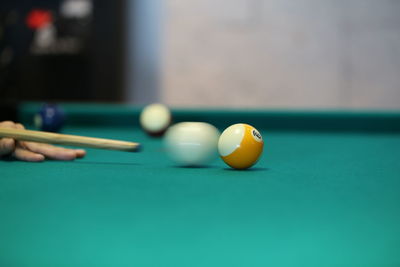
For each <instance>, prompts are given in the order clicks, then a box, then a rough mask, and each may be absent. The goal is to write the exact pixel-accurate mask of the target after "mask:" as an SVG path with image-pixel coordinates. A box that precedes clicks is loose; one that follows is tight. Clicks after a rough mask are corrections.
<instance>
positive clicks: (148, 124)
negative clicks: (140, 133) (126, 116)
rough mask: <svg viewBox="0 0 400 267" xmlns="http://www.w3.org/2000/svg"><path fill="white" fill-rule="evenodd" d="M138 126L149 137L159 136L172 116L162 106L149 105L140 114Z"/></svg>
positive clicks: (165, 107)
mask: <svg viewBox="0 0 400 267" xmlns="http://www.w3.org/2000/svg"><path fill="white" fill-rule="evenodd" d="M139 120H140V125H141V126H142V128H143V130H145V131H146V133H148V134H149V135H152V136H160V135H162V134H163V133H164V132H165V131H166V130H167V128H168V126H169V125H170V123H171V120H172V115H171V111H170V110H169V108H168V107H167V106H165V105H163V104H151V105H148V106H146V107H145V108H144V109H143V110H142V112H141V113H140V118H139Z"/></svg>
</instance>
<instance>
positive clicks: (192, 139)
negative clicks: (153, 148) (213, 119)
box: [164, 122, 220, 166]
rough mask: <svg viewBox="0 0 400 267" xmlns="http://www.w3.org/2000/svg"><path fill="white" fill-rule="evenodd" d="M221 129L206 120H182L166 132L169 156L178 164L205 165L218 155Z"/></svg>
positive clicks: (165, 138) (166, 145) (165, 142)
mask: <svg viewBox="0 0 400 267" xmlns="http://www.w3.org/2000/svg"><path fill="white" fill-rule="evenodd" d="M219 135H220V133H219V131H218V129H217V128H215V127H214V126H213V125H211V124H208V123H204V122H181V123H177V124H175V125H173V126H171V127H170V128H169V129H168V131H167V132H166V133H165V137H164V144H165V148H166V152H167V153H168V155H169V157H170V158H171V159H172V160H173V161H175V162H176V163H177V164H178V165H183V166H204V165H206V164H208V163H210V162H211V161H212V160H214V159H215V158H216V157H217V155H218V154H217V144H218V138H219Z"/></svg>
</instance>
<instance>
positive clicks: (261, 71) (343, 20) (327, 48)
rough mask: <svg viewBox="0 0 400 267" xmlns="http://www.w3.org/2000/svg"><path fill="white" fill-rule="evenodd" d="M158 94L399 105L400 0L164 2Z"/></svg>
mask: <svg viewBox="0 0 400 267" xmlns="http://www.w3.org/2000/svg"><path fill="white" fill-rule="evenodd" d="M164 10H165V17H164V19H163V21H162V28H163V34H164V35H163V41H164V43H163V45H162V51H163V53H162V54H163V61H162V77H163V78H162V83H161V87H160V90H161V99H162V100H164V101H165V102H167V103H168V104H171V105H179V106H189V105H197V106H234V107H236V106H241V107H283V108H285V107H295V108H308V107H313V108H314V107H315V108H400V1H392V0H381V1H375V0H349V1H335V0H324V1H320V0H297V1H291V0H279V1H278V0H191V1H186V0H171V1H165V6H164Z"/></svg>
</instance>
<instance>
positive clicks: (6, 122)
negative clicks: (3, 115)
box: [0, 121, 15, 128]
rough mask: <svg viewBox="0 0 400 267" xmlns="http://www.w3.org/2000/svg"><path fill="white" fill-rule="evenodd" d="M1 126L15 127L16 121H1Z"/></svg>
mask: <svg viewBox="0 0 400 267" xmlns="http://www.w3.org/2000/svg"><path fill="white" fill-rule="evenodd" d="M0 127H4V128H15V123H14V122H12V121H3V122H0Z"/></svg>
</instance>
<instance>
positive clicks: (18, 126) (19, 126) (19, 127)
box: [15, 123, 25, 130]
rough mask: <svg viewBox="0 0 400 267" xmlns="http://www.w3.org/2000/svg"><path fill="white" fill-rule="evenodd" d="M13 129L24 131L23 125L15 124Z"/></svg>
mask: <svg viewBox="0 0 400 267" xmlns="http://www.w3.org/2000/svg"><path fill="white" fill-rule="evenodd" d="M15 128H17V129H21V130H24V129H25V127H24V125H22V124H21V123H16V124H15Z"/></svg>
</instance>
